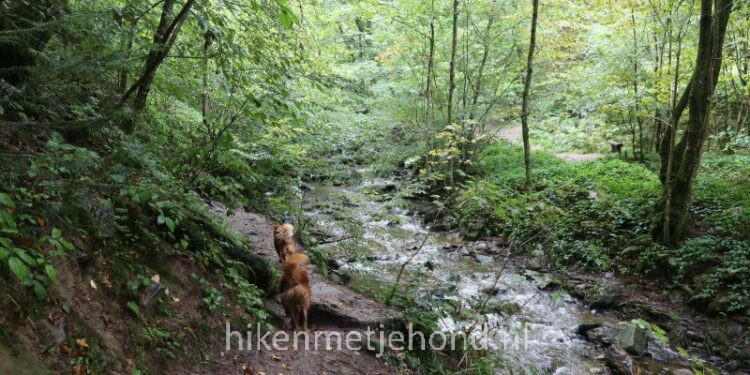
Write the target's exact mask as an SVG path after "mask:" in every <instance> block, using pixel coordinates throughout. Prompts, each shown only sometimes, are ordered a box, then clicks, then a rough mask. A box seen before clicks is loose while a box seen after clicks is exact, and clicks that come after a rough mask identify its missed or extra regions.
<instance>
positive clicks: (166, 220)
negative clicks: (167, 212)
mask: <svg viewBox="0 0 750 375" xmlns="http://www.w3.org/2000/svg"><path fill="white" fill-rule="evenodd" d="M164 224H166V225H167V228H169V231H170V232H174V229H175V223H174V220H172V219H170V218H168V217H165V218H164Z"/></svg>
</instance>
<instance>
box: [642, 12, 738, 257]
mask: <svg viewBox="0 0 750 375" xmlns="http://www.w3.org/2000/svg"><path fill="white" fill-rule="evenodd" d="M732 5H733V0H715V1H712V0H701V16H700V30H699V36H698V55H697V58H696V64H695V68H694V70H693V75H692V78H691V80H690V84H689V86H688V87H687V88H686V91H685V92H684V93H683V94H682V97H681V99H680V103H678V104H677V105H676V106H675V107H676V108H675V113H674V114H673V123H672V125H673V126H672V127H675V126H676V125H677V124H678V122H679V118H680V115H681V113H682V111H683V110H684V107H682V108H680V106H681V103H682V102H683V101H686V102H687V107H688V108H689V109H690V112H689V117H688V121H687V128H686V129H685V132H684V134H683V136H682V138H681V139H680V141H679V142H678V143H677V144H676V145H675V146H674V148H673V149H672V150H667V154H668V155H667V157H666V158H664V157H662V169H663V170H664V173H663V174H662V175H661V176H660V177H661V178H662V183H663V184H664V185H665V194H664V196H663V197H662V202H661V207H660V208H661V210H660V214H661V217H660V220H659V222H658V223H657V226H656V228H655V229H656V230H655V231H654V234H655V236H656V238H657V239H658V240H659V241H661V242H662V243H665V244H668V245H673V244H676V243H679V242H680V241H682V240H683V239H684V237H685V236H686V235H687V233H688V230H689V227H690V224H691V223H690V214H689V208H690V202H691V199H692V188H693V180H694V178H695V174H696V172H697V171H698V167H699V166H700V160H701V154H702V151H703V145H704V143H705V140H706V134H707V129H708V122H709V121H708V119H709V114H710V109H711V107H710V104H711V103H710V100H711V95H712V94H713V91H714V89H715V87H716V81H717V79H718V75H719V72H720V71H721V56H722V48H723V44H724V35H725V33H726V28H727V23H728V22H729V15H730V14H731V11H732ZM714 7H715V9H713V8H714ZM712 11H713V12H712ZM685 98H687V99H685ZM669 133H670V137H673V136H674V134H673V133H674V129H670V131H669ZM670 159H671V163H670V162H669V161H670ZM666 164H672V165H671V166H670V165H666ZM668 167H669V168H668Z"/></svg>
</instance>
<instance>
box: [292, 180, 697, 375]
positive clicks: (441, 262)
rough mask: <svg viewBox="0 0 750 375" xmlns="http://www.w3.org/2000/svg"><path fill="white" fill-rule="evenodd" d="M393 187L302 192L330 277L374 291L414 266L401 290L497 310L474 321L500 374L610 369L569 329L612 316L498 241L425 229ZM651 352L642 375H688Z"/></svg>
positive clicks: (462, 323)
mask: <svg viewBox="0 0 750 375" xmlns="http://www.w3.org/2000/svg"><path fill="white" fill-rule="evenodd" d="M365 174H366V171H365ZM395 186H396V183H395V182H394V181H393V180H389V179H378V178H373V179H365V180H364V181H362V182H361V183H360V184H358V185H357V186H324V185H321V186H315V187H313V188H312V191H310V192H307V193H306V194H305V195H304V202H303V209H304V215H305V218H306V219H307V221H308V222H310V223H312V224H313V226H314V228H315V231H316V235H317V236H319V237H325V238H328V240H326V241H324V242H333V243H332V244H327V245H324V247H326V248H327V250H328V253H329V255H330V256H332V257H334V259H335V263H336V264H337V265H338V267H339V268H338V270H337V271H336V275H335V278H336V279H337V280H342V282H344V283H347V284H350V285H352V286H353V287H355V288H357V289H360V290H366V291H370V292H373V293H376V292H377V290H381V291H382V289H387V287H388V286H390V285H392V284H393V283H394V281H395V280H396V278H397V274H398V270H399V268H400V267H401V265H403V264H404V263H405V262H407V261H409V259H411V261H410V262H409V264H408V265H407V266H406V270H407V272H406V273H405V276H404V277H403V279H402V284H403V285H400V288H401V289H400V290H402V291H403V290H408V293H411V294H412V295H415V296H421V298H424V299H425V301H430V300H442V301H453V303H454V304H456V305H460V306H462V307H469V306H476V305H478V304H482V303H484V304H485V306H492V307H494V310H493V309H487V310H486V311H489V313H486V314H484V315H483V317H482V318H481V321H483V322H485V323H486V325H487V326H490V327H491V329H492V332H493V334H491V335H489V339H488V340H489V344H490V347H491V349H492V351H493V352H494V353H495V354H497V355H499V356H500V357H502V358H503V359H504V360H505V361H507V363H508V365H507V366H508V367H506V369H505V370H501V372H500V373H508V372H509V371H510V369H511V368H512V369H513V370H514V371H518V370H519V369H524V370H529V369H535V370H537V371H541V372H542V373H554V374H605V373H609V372H610V370H609V368H608V367H607V365H606V364H605V360H604V354H605V353H604V352H605V350H604V349H603V348H601V347H600V346H598V345H595V344H593V343H591V342H589V341H587V340H586V339H585V338H584V337H583V336H581V335H580V334H578V333H577V332H576V331H577V329H578V327H579V326H581V325H582V324H586V323H589V322H591V321H596V322H597V324H602V325H605V326H608V327H616V326H617V323H618V318H617V317H616V316H615V315H614V314H602V313H600V312H597V311H595V310H593V311H592V310H590V309H589V308H588V307H587V306H585V305H584V304H583V303H581V302H580V301H578V300H577V299H576V298H573V297H571V296H570V295H568V294H567V293H565V292H563V291H555V290H551V289H548V288H547V286H548V284H550V281H551V277H550V276H548V275H544V274H540V273H537V272H533V271H530V270H526V269H524V268H523V267H521V266H519V265H516V264H515V262H514V261H513V258H510V257H509V254H508V252H509V251H508V249H507V248H506V247H504V246H503V245H502V244H501V243H500V242H499V241H497V240H489V241H475V242H465V241H462V239H461V238H460V236H459V234H458V233H451V232H448V233H445V232H431V231H430V230H429V228H428V226H427V225H425V224H424V223H423V222H422V218H421V217H420V216H418V215H417V214H416V213H414V212H410V211H408V210H406V209H404V208H403V207H402V203H403V202H399V201H398V199H389V198H388V197H387V195H388V193H390V192H392V191H393V190H394V189H395ZM355 229H358V230H360V231H361V239H360V240H357V239H349V237H351V236H350V235H351V232H352V231H353V230H355ZM425 237H427V240H426V241H424V239H425ZM423 241H424V246H422V247H420V245H421V243H422V242H423ZM415 252H416V255H415ZM439 325H440V326H441V328H443V329H444V330H448V331H451V330H456V329H460V328H461V327H467V326H476V325H477V320H475V319H470V318H469V319H467V318H466V317H463V318H460V317H457V316H450V315H446V316H443V317H441V319H440V321H439ZM519 342H520V345H518V344H517V343H519ZM651 346H652V350H655V351H658V355H659V356H661V358H660V359H661V360H662V361H661V362H659V361H652V360H650V359H648V358H646V359H644V360H641V361H640V363H639V367H641V369H642V370H645V372H642V373H653V374H673V373H677V372H679V371H690V370H689V368H690V364H689V363H688V362H687V359H686V358H681V357H680V356H679V355H678V354H677V353H675V352H674V351H673V350H671V349H669V347H668V346H666V345H661V346H660V345H658V344H657V343H651ZM688 373H690V372H688Z"/></svg>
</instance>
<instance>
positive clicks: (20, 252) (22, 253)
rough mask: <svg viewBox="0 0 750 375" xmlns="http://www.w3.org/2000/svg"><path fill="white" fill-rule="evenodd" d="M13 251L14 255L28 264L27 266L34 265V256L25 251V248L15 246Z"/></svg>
mask: <svg viewBox="0 0 750 375" xmlns="http://www.w3.org/2000/svg"><path fill="white" fill-rule="evenodd" d="M15 253H16V256H18V257H19V258H21V259H22V260H23V261H24V263H26V264H28V265H29V266H32V267H34V266H36V261H35V260H34V258H32V257H31V256H30V255H29V253H27V252H26V250H24V249H20V248H15Z"/></svg>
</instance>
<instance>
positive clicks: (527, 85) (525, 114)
mask: <svg viewBox="0 0 750 375" xmlns="http://www.w3.org/2000/svg"><path fill="white" fill-rule="evenodd" d="M531 4H532V7H533V11H532V14H531V40H530V41H529V55H528V58H527V60H526V79H525V80H524V84H523V99H522V100H523V101H522V104H521V133H522V135H523V163H524V167H525V169H526V183H525V184H524V187H525V189H526V192H527V193H529V192H531V146H530V145H529V91H530V90H531V74H532V72H533V68H532V63H533V62H534V48H535V47H536V21H537V15H538V10H539V0H531Z"/></svg>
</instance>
